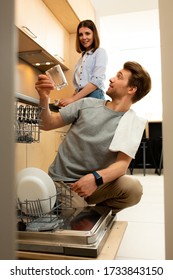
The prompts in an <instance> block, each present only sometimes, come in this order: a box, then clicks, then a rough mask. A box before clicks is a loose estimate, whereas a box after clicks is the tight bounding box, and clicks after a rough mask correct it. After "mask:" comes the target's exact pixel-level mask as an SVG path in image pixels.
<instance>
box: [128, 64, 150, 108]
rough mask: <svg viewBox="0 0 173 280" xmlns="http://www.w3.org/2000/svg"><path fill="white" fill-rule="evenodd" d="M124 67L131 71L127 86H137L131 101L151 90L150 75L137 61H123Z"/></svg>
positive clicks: (137, 99) (138, 98)
mask: <svg viewBox="0 0 173 280" xmlns="http://www.w3.org/2000/svg"><path fill="white" fill-rule="evenodd" d="M124 69H126V70H129V71H130V72H131V74H132V75H131V77H130V79H129V82H128V86H135V87H136V88H137V90H136V93H135V95H134V96H133V98H132V102H133V103H135V102H137V101H139V100H140V99H142V98H143V97H144V96H145V95H147V93H148V92H149V91H150V90H151V77H150V75H149V73H148V72H147V71H146V70H145V69H144V68H143V67H142V66H141V65H140V64H139V63H137V62H133V61H127V62H125V63H124Z"/></svg>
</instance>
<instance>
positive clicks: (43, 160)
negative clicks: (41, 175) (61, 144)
mask: <svg viewBox="0 0 173 280" xmlns="http://www.w3.org/2000/svg"><path fill="white" fill-rule="evenodd" d="M55 155H56V151H55V131H41V135H40V142H39V143H31V144H26V143H16V146H15V159H16V160H15V171H16V172H18V171H20V170H21V169H23V168H26V167H36V168H40V169H42V170H43V171H45V172H47V171H48V168H49V165H50V164H51V163H52V162H53V160H54V158H55Z"/></svg>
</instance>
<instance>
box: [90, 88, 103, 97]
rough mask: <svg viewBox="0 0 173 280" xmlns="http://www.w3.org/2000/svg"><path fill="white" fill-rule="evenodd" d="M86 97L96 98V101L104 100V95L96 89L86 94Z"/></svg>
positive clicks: (100, 90)
mask: <svg viewBox="0 0 173 280" xmlns="http://www.w3.org/2000/svg"><path fill="white" fill-rule="evenodd" d="M86 97H93V98H98V99H105V94H104V91H103V90H102V89H96V90H94V91H93V92H91V93H90V94H88V95H87V96H86Z"/></svg>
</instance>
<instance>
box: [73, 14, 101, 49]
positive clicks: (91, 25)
mask: <svg viewBox="0 0 173 280" xmlns="http://www.w3.org/2000/svg"><path fill="white" fill-rule="evenodd" d="M81 27H88V28H89V29H91V30H92V31H93V38H94V40H93V44H92V48H93V49H94V51H95V50H96V49H97V48H99V46H100V39H99V35H98V31H97V28H96V26H95V24H94V22H93V21H92V20H90V19H87V20H83V21H81V22H80V23H79V25H78V27H77V34H76V51H77V52H78V53H81V52H83V51H85V48H84V47H83V46H82V44H81V42H80V40H79V29H80V28H81Z"/></svg>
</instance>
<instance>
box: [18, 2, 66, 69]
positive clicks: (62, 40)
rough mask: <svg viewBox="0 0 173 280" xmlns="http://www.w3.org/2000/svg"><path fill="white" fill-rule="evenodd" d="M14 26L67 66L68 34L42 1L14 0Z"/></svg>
mask: <svg viewBox="0 0 173 280" xmlns="http://www.w3.org/2000/svg"><path fill="white" fill-rule="evenodd" d="M15 5H16V14H15V24H16V26H17V27H18V28H19V29H20V30H22V31H23V32H25V33H26V34H27V35H28V36H29V37H30V38H32V40H33V41H34V42H36V43H37V44H38V45H39V46H41V47H42V48H43V49H44V50H45V51H47V52H48V53H50V54H51V55H52V56H54V57H55V58H56V59H57V60H58V61H59V62H60V63H62V64H64V65H65V66H66V67H67V68H68V66H69V33H68V32H67V31H66V30H65V28H64V27H63V26H62V25H61V24H60V22H59V21H58V20H57V18H56V17H55V16H54V15H53V13H52V12H51V11H50V10H49V9H48V8H47V6H46V5H45V4H44V3H43V1H42V0H25V1H23V0H16V1H15Z"/></svg>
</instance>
